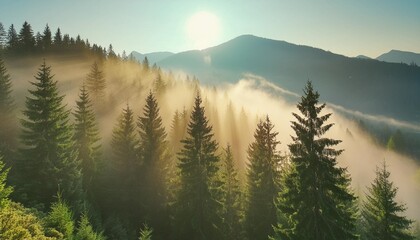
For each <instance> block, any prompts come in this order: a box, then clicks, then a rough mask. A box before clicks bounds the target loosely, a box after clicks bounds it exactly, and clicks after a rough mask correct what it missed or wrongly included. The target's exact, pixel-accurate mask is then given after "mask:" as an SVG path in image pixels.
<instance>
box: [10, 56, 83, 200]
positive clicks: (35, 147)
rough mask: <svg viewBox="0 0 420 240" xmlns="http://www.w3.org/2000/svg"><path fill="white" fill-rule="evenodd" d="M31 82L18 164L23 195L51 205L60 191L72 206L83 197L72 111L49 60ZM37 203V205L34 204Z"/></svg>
mask: <svg viewBox="0 0 420 240" xmlns="http://www.w3.org/2000/svg"><path fill="white" fill-rule="evenodd" d="M35 78H36V81H34V82H31V84H32V85H33V86H34V89H32V90H29V93H30V96H29V97H27V98H26V109H25V110H24V111H23V114H24V116H25V118H24V119H22V121H21V123H22V127H23V129H22V135H21V142H22V147H21V149H20V160H19V162H18V163H17V166H16V172H17V176H18V177H19V183H20V184H19V186H20V189H19V190H20V192H19V193H20V198H21V200H22V201H24V202H26V203H32V204H44V205H45V206H47V207H48V206H49V205H50V204H51V203H52V202H53V201H54V196H55V194H56V193H57V192H58V190H60V191H61V192H62V194H63V197H64V199H66V200H67V201H68V202H69V203H71V204H72V206H74V207H75V206H76V204H78V203H79V202H80V200H81V198H82V196H81V174H80V166H79V165H80V164H79V162H78V160H77V152H76V151H75V150H74V142H73V139H72V126H71V125H70V124H69V114H70V111H68V110H66V106H65V105H64V104H63V98H64V96H62V95H60V93H59V91H58V88H57V82H56V81H54V80H53V75H51V67H49V66H47V65H46V64H45V62H44V63H43V64H42V65H41V67H40V68H39V70H38V73H37V75H36V77H35ZM32 206H33V205H32Z"/></svg>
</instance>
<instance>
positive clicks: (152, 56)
mask: <svg viewBox="0 0 420 240" xmlns="http://www.w3.org/2000/svg"><path fill="white" fill-rule="evenodd" d="M131 54H133V56H134V58H135V59H137V60H138V61H143V59H144V58H145V57H147V59H148V60H149V63H150V64H154V63H157V62H159V61H162V60H163V59H165V58H167V57H170V56H172V55H174V53H172V52H152V53H146V54H142V53H139V52H136V51H132V52H131Z"/></svg>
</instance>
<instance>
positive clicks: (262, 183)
mask: <svg viewBox="0 0 420 240" xmlns="http://www.w3.org/2000/svg"><path fill="white" fill-rule="evenodd" d="M273 128H274V125H273V124H272V123H271V121H270V119H269V118H268V116H267V117H266V119H265V120H264V121H260V122H259V123H258V125H257V129H256V131H255V133H254V138H255V140H254V142H253V143H251V144H250V145H249V147H248V160H249V166H248V172H247V178H248V180H247V206H246V216H245V228H246V232H247V235H248V238H249V239H267V238H268V236H269V235H271V234H272V233H273V228H272V225H273V224H275V223H276V222H277V217H276V206H275V205H274V200H275V199H276V197H277V194H278V191H279V185H278V181H279V170H278V169H279V167H280V161H281V157H280V154H279V152H278V151H277V150H276V148H277V145H278V144H279V143H280V142H279V141H277V139H276V138H277V135H278V132H276V131H274V130H273Z"/></svg>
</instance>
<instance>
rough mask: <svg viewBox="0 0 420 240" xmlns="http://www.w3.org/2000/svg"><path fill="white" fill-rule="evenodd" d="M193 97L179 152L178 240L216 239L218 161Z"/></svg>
mask: <svg viewBox="0 0 420 240" xmlns="http://www.w3.org/2000/svg"><path fill="white" fill-rule="evenodd" d="M201 103H202V100H201V97H200V95H198V94H197V97H196V98H195V104H194V108H193V111H192V113H191V118H190V122H189V123H188V129H187V137H186V138H185V139H184V140H182V143H183V148H182V150H181V152H180V153H179V163H178V168H179V172H180V181H181V183H180V185H181V186H180V190H179V193H178V199H177V202H176V203H175V208H176V219H177V221H176V232H177V233H178V236H177V237H178V239H220V238H221V234H220V223H221V218H220V215H219V214H220V193H219V188H220V182H219V181H218V180H217V179H216V177H217V176H216V175H217V172H218V169H219V167H218V165H219V158H218V156H217V155H216V151H217V148H218V144H217V142H216V141H215V140H214V139H213V133H212V127H211V126H210V125H209V122H208V120H207V118H206V116H205V112H204V107H202V106H201Z"/></svg>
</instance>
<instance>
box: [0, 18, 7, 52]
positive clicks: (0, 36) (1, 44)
mask: <svg viewBox="0 0 420 240" xmlns="http://www.w3.org/2000/svg"><path fill="white" fill-rule="evenodd" d="M6 36H7V35H6V30H4V26H3V23H1V22H0V51H1V50H3V49H6Z"/></svg>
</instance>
